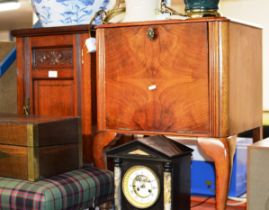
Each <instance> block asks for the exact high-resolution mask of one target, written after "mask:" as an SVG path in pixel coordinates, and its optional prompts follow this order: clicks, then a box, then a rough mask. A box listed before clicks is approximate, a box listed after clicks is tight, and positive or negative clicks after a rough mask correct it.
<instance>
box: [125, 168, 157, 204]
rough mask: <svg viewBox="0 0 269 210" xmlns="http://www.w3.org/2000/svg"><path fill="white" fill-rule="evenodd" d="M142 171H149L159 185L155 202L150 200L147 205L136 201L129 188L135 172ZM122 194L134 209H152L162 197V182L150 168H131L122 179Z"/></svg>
mask: <svg viewBox="0 0 269 210" xmlns="http://www.w3.org/2000/svg"><path fill="white" fill-rule="evenodd" d="M141 169H145V170H147V171H149V172H150V173H151V174H152V175H153V177H154V180H155V181H156V183H157V190H158V191H157V196H156V197H155V198H154V200H150V201H148V202H146V203H144V202H143V203H142V202H139V201H137V200H135V198H134V197H133V196H132V195H131V193H130V189H129V186H128V181H129V178H130V175H131V174H133V173H134V172H135V171H137V170H141ZM122 192H123V194H124V196H125V198H126V199H127V201H128V202H129V203H130V204H131V205H133V206H134V207H136V208H139V209H146V208H149V207H151V206H152V205H154V204H155V203H156V201H157V200H158V198H159V196H160V192H161V188H160V180H159V177H158V176H157V174H156V172H155V171H154V170H152V169H151V168H150V167H148V166H144V165H134V166H132V167H130V168H129V169H127V170H126V172H125V174H124V176H123V178H122Z"/></svg>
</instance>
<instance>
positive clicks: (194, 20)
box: [97, 17, 229, 28]
mask: <svg viewBox="0 0 269 210" xmlns="http://www.w3.org/2000/svg"><path fill="white" fill-rule="evenodd" d="M225 21H226V22H227V21H229V19H227V18H225V17H207V18H190V19H185V20H179V19H172V20H154V21H142V22H125V23H116V24H103V25H99V26H97V28H114V27H126V26H127V27H128V26H143V25H162V24H180V23H200V22H225Z"/></svg>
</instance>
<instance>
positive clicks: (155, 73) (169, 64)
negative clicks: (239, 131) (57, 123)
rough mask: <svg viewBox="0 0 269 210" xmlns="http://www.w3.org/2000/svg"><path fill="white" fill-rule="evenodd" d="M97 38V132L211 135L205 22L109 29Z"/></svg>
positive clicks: (100, 31) (101, 30)
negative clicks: (110, 130) (129, 131)
mask: <svg viewBox="0 0 269 210" xmlns="http://www.w3.org/2000/svg"><path fill="white" fill-rule="evenodd" d="M152 32H153V37H149V35H150V34H149V33H152ZM98 36H99V40H100V43H101V45H100V46H99V55H102V56H99V62H98V64H99V72H98V85H99V93H98V94H99V96H100V98H99V101H98V107H99V117H100V122H99V127H100V129H117V130H133V131H149V132H156V131H159V132H162V133H163V132H167V133H171V132H172V133H179V134H184V133H189V134H190V133H194V134H197V133H199V134H207V133H208V132H210V113H209V56H208V29H207V24H206V23H188V24H185V23H182V24H165V25H152V26H151V25H144V26H133V27H117V28H113V27H112V28H104V29H100V30H99V32H98Z"/></svg>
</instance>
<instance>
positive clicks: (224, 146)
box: [198, 137, 236, 210]
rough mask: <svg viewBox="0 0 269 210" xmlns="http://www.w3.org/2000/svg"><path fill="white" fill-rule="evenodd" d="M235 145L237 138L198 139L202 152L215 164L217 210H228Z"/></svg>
mask: <svg viewBox="0 0 269 210" xmlns="http://www.w3.org/2000/svg"><path fill="white" fill-rule="evenodd" d="M235 144H236V141H235V137H232V138H198V145H199V147H200V148H201V150H202V151H203V152H204V153H205V154H206V155H207V156H209V157H210V158H212V159H213V161H214V163H215V172H216V210H225V209H226V201H227V194H228V189H229V183H230V174H231V169H232V160H233V156H234V151H235Z"/></svg>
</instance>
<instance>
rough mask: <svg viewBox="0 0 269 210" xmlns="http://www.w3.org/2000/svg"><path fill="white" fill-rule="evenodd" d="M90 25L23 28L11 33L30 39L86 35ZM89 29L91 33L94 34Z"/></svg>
mask: <svg viewBox="0 0 269 210" xmlns="http://www.w3.org/2000/svg"><path fill="white" fill-rule="evenodd" d="M90 29H91V28H90V25H76V26H60V27H44V28H25V29H16V30H13V31H11V34H12V35H13V36H15V37H32V36H47V35H63V34H80V33H88V32H89V31H90ZM94 32H95V31H94V29H91V33H94Z"/></svg>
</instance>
